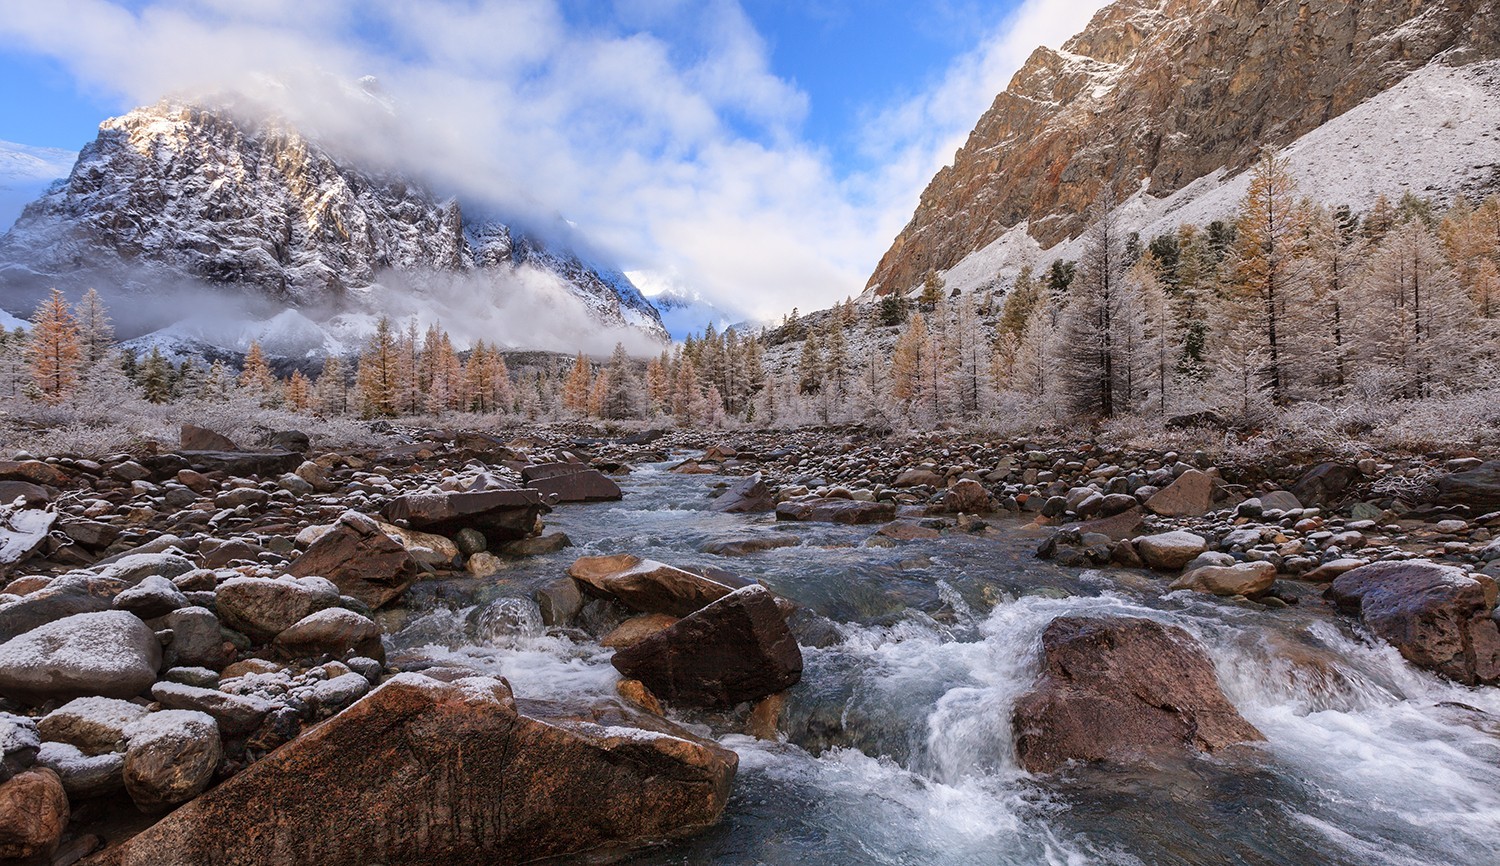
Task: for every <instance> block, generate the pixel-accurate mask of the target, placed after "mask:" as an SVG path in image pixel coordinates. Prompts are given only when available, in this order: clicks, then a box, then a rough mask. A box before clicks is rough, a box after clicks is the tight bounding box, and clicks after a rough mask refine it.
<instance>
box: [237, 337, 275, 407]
mask: <svg viewBox="0 0 1500 866" xmlns="http://www.w3.org/2000/svg"><path fill="white" fill-rule="evenodd" d="M239 385H240V387H241V388H243V389H245V390H246V391H249V392H251V393H253V394H259V395H261V397H262V399H265V398H266V396H267V395H270V394H271V393H273V392H274V391H275V390H276V375H275V374H274V373H272V372H271V365H270V363H268V362H267V361H266V354H265V352H263V351H261V348H260V343H259V342H258V341H252V342H251V343H250V348H249V350H248V351H246V352H245V364H244V366H243V367H242V368H241V369H240V381H239Z"/></svg>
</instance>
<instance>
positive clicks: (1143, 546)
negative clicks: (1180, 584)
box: [1135, 529, 1208, 571]
mask: <svg viewBox="0 0 1500 866" xmlns="http://www.w3.org/2000/svg"><path fill="white" fill-rule="evenodd" d="M1135 549H1136V552H1138V553H1139V554H1140V555H1141V559H1142V560H1144V561H1145V563H1146V564H1147V565H1149V566H1151V567H1152V568H1156V569H1160V570H1162V571H1176V570H1177V569H1179V568H1182V567H1183V566H1184V565H1187V564H1188V563H1189V562H1192V560H1193V558H1194V557H1196V556H1197V555H1198V554H1200V553H1202V552H1203V551H1205V550H1207V549H1208V542H1207V541H1205V540H1204V538H1203V536H1201V535H1194V534H1193V533H1191V532H1186V531H1184V530H1180V529H1179V530H1174V531H1172V532H1162V533H1158V534H1156V535H1147V536H1143V537H1141V538H1137V539H1136V540H1135Z"/></svg>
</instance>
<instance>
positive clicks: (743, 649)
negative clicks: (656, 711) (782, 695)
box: [613, 586, 802, 707]
mask: <svg viewBox="0 0 1500 866" xmlns="http://www.w3.org/2000/svg"><path fill="white" fill-rule="evenodd" d="M613 664H614V666H615V669H616V670H618V671H619V672H620V673H622V674H624V675H625V676H627V677H630V678H632V679H637V680H640V681H641V682H643V683H645V684H646V687H647V688H649V689H650V690H651V692H652V694H654V695H656V696H657V697H659V698H661V699H662V700H665V701H667V702H669V703H682V704H687V705H691V706H700V707H732V706H734V705H735V704H738V703H741V702H743V701H754V700H758V699H760V698H763V697H765V696H767V695H772V694H775V693H776V692H779V691H782V690H783V689H787V688H790V687H791V686H794V685H796V684H797V682H798V681H799V680H801V679H802V651H801V650H800V649H799V648H798V647H797V641H796V639H795V638H794V637H792V633H791V631H790V630H789V629H788V628H787V625H786V619H785V618H784V616H783V615H782V612H781V609H780V608H779V607H778V606H777V604H776V600H775V598H774V597H773V596H772V595H771V593H770V592H768V591H767V590H766V589H765V588H764V587H760V586H749V587H745V588H744V589H740V590H736V591H735V592H733V593H731V594H729V595H727V596H725V597H724V598H721V599H719V600H718V601H716V602H714V603H713V604H711V605H709V606H708V607H705V608H704V609H702V610H700V611H698V612H697V613H694V614H692V615H690V616H686V617H683V618H682V620H680V621H679V622H677V624H675V625H673V626H671V627H670V628H666V629H662V630H661V631H659V632H656V633H655V634H653V635H651V636H650V637H647V638H645V639H644V640H641V641H640V642H639V643H636V644H635V645H633V646H631V647H629V648H628V649H623V650H620V651H619V652H616V653H615V656H614V659H613Z"/></svg>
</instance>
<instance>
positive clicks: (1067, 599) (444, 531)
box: [0, 428, 1500, 863]
mask: <svg viewBox="0 0 1500 866" xmlns="http://www.w3.org/2000/svg"><path fill="white" fill-rule="evenodd" d="M390 440H391V441H390V443H389V444H388V445H387V446H385V447H382V448H379V449H363V450H359V451H350V450H340V449H333V450H330V449H327V448H322V447H318V448H314V447H312V445H313V443H309V442H307V441H306V437H301V436H299V435H298V434H295V433H290V432H289V433H285V434H279V435H277V436H276V437H273V438H272V439H271V440H270V442H269V443H268V444H267V445H265V446H262V447H261V448H260V449H257V450H252V451H245V450H240V449H239V448H238V446H237V445H236V444H235V443H233V442H229V441H227V440H224V439H223V438H222V437H219V436H217V434H214V433H212V431H206V430H200V429H197V428H185V429H184V431H183V439H182V442H181V443H178V445H179V447H174V448H171V449H167V448H165V447H159V446H158V447H154V448H152V447H147V448H143V449H142V450H141V451H140V452H138V453H132V454H120V455H114V456H112V457H110V458H108V459H103V460H89V459H84V458H82V457H78V456H68V455H24V454H22V455H14V456H15V459H13V460H10V461H5V462H0V494H3V496H0V499H4V500H5V501H7V502H11V503H13V504H12V505H10V506H8V510H7V511H6V513H5V514H4V515H3V516H0V527H3V529H0V568H3V569H5V570H6V572H7V574H6V575H5V584H4V589H3V590H0V592H3V594H0V699H3V701H4V703H3V705H0V712H3V713H4V714H3V715H0V748H3V751H4V756H3V760H4V762H3V770H0V776H3V777H4V779H3V781H0V856H3V857H8V858H12V859H15V860H17V861H18V862H36V863H74V862H97V863H201V862H219V863H240V862H243V863H264V862H310V861H312V860H315V859H316V860H319V861H326V862H331V863H366V862H389V863H437V862H488V863H508V862H525V861H527V860H532V859H537V858H541V857H549V856H566V855H572V854H580V853H582V852H601V851H602V852H610V856H611V857H625V858H627V859H631V860H634V861H638V862H643V863H644V862H661V863H673V862H703V861H705V860H709V859H713V860H718V861H723V862H735V863H739V862H743V863H757V862H788V863H789V862H803V861H808V862H840V863H841V862H849V863H868V862H891V863H897V862H952V863H964V862H1006V863H1009V862H1016V863H1021V862H1039V861H1040V860H1043V859H1051V860H1072V861H1077V862H1088V861H1100V862H1140V861H1145V862H1153V863H1155V862H1183V863H1188V862H1204V860H1205V859H1214V857H1215V856H1218V859H1222V860H1224V861H1226V862H1307V858H1308V857H1309V856H1314V852H1316V857H1318V858H1319V859H1320V862H1338V863H1369V862H1391V863H1396V862H1401V863H1410V862H1455V863H1469V862H1473V863H1480V862H1491V861H1492V859H1493V857H1492V856H1489V855H1493V854H1494V852H1495V851H1496V850H1500V849H1497V846H1500V823H1497V821H1496V819H1495V818H1494V815H1495V814H1500V789H1496V787H1495V785H1494V784H1493V782H1494V779H1495V778H1497V777H1500V772H1497V768H1500V738H1497V734H1500V715H1497V714H1500V698H1497V697H1496V696H1495V689H1494V688H1493V685H1492V684H1493V683H1495V682H1496V680H1497V679H1500V631H1497V627H1496V619H1495V603H1496V593H1495V583H1494V578H1495V576H1496V575H1497V573H1500V542H1497V541H1496V540H1495V539H1496V536H1500V464H1496V463H1485V462H1483V460H1481V459H1478V458H1477V457H1470V456H1466V455H1427V456H1421V457H1413V458H1408V459H1404V460H1394V459H1390V458H1388V457H1385V456H1380V455H1369V456H1364V457H1361V458H1357V459H1351V460H1347V461H1318V460H1315V459H1314V460H1306V461H1302V462H1300V463H1294V462H1291V461H1288V460H1277V459H1267V460H1264V461H1261V462H1258V463H1257V464H1255V465H1249V466H1241V465H1218V466H1216V465H1214V463H1213V461H1211V460H1209V459H1208V457H1207V456H1206V455H1203V454H1201V453H1200V454H1175V453H1170V452H1164V453H1156V454H1144V453H1130V452H1125V451H1121V450H1113V449H1109V448H1105V447H1101V446H1098V445H1085V446H1080V445H1076V444H1068V445H1049V444H1042V443H1033V442H1017V441H983V440H979V439H973V438H968V439H963V438H956V437H952V436H944V437H940V436H933V437H930V438H919V439H903V440H892V439H882V438H877V437H873V436H871V435H869V434H868V433H867V432H866V431H860V430H817V431H803V432H798V433H794V434H788V435H783V436H778V437H772V436H768V435H748V434H747V435H742V436H741V435H730V436H727V437H717V438H708V437H705V436H703V435H700V434H688V433H672V434H666V435H662V434H657V433H654V432H648V433H644V434H640V433H637V434H634V435H629V436H619V437H608V436H603V435H598V434H595V433H593V432H592V431H584V430H563V429H540V430H527V431H514V432H512V433H508V434H506V435H504V436H497V435H491V434H482V433H468V432H456V431H433V430H392V431H391V433H390ZM1418 778H1420V779H1424V780H1426V786H1427V787H1426V788H1424V789H1421V790H1412V784H1413V779H1418ZM1486 780H1488V781H1487V782H1486ZM1371 797H1375V798H1377V799H1378V800H1379V802H1377V803H1376V804H1375V805H1373V806H1371V807H1369V808H1367V809H1366V810H1365V811H1364V812H1363V813H1361V811H1360V810H1359V809H1358V808H1355V804H1356V803H1358V802H1362V801H1364V800H1368V799H1369V798H1371ZM1153 810H1154V811H1153ZM1162 810H1167V811H1168V812H1169V813H1170V814H1171V818H1170V820H1167V821H1162V820H1160V815H1161V812H1162ZM1224 810H1229V812H1225V811H1224ZM1245 810H1248V811H1245ZM1231 813H1232V814H1233V815H1235V816H1238V817H1230V814H1231ZM674 840H676V841H674ZM631 851H634V852H636V853H627V852H631ZM1210 852H1212V853H1210Z"/></svg>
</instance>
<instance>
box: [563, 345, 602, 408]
mask: <svg viewBox="0 0 1500 866" xmlns="http://www.w3.org/2000/svg"><path fill="white" fill-rule="evenodd" d="M593 388H594V370H593V366H592V365H591V364H590V363H589V359H588V358H585V357H584V356H583V353H582V352H579V353H578V356H577V357H576V358H574V359H573V368H572V370H570V371H569V372H568V378H567V379H566V380H565V381H564V383H563V390H562V406H563V408H564V409H566V410H568V411H570V412H575V413H577V414H579V415H587V414H589V395H590V393H591V392H592V391H593Z"/></svg>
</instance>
